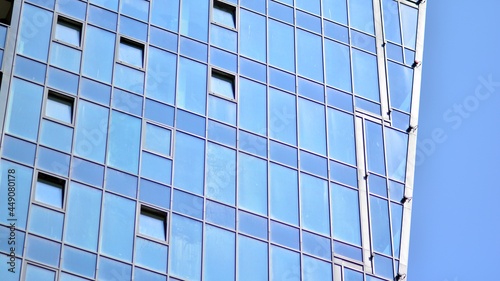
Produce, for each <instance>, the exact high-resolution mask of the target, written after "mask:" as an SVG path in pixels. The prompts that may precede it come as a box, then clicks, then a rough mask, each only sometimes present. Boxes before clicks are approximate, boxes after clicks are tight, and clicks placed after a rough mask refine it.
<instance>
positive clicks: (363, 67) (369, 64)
mask: <svg viewBox="0 0 500 281" xmlns="http://www.w3.org/2000/svg"><path fill="white" fill-rule="evenodd" d="M352 62H353V79H354V93H355V94H357V95H360V96H362V97H365V98H368V99H371V100H374V101H377V102H378V101H380V95H379V88H378V71H377V58H376V57H375V56H374V55H371V54H368V53H365V52H363V51H359V50H356V49H353V50H352Z"/></svg>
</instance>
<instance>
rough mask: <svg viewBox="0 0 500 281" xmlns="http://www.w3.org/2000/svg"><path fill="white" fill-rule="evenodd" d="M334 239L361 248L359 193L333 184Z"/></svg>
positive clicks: (331, 185)
mask: <svg viewBox="0 0 500 281" xmlns="http://www.w3.org/2000/svg"><path fill="white" fill-rule="evenodd" d="M330 187H331V204H332V225H333V237H334V238H335V239H339V240H342V241H346V242H349V243H352V244H355V245H358V246H361V223H360V221H359V196H358V191H356V190H353V189H350V188H347V187H343V186H341V185H338V184H334V183H331V184H330Z"/></svg>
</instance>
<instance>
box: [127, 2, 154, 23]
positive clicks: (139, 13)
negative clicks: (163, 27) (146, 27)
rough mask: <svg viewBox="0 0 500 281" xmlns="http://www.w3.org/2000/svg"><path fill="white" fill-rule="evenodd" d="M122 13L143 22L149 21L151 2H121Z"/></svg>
mask: <svg viewBox="0 0 500 281" xmlns="http://www.w3.org/2000/svg"><path fill="white" fill-rule="evenodd" d="M120 4H121V13H122V14H125V15H128V16H130V17H132V18H136V19H139V20H142V21H148V17H149V2H148V1H144V0H121V1H120Z"/></svg>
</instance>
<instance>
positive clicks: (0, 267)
mask: <svg viewBox="0 0 500 281" xmlns="http://www.w3.org/2000/svg"><path fill="white" fill-rule="evenodd" d="M0 258H2V259H4V260H7V259H9V257H8V256H7V255H4V254H0ZM15 263H16V267H18V268H19V270H16V271H15V272H14V273H12V272H9V271H8V270H9V268H11V267H10V265H9V264H8V263H6V262H2V263H0V277H1V278H2V280H4V281H19V280H21V277H20V275H21V274H20V273H21V271H22V269H23V268H22V266H21V264H22V260H21V259H17V258H16V260H15ZM37 277H38V276H37ZM33 281H40V280H38V279H35V280H33ZM51 281H52V280H51Z"/></svg>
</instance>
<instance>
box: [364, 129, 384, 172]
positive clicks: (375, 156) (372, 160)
mask: <svg viewBox="0 0 500 281" xmlns="http://www.w3.org/2000/svg"><path fill="white" fill-rule="evenodd" d="M365 125H366V152H367V160H368V161H367V162H368V170H369V171H373V172H375V173H379V174H381V175H385V160H384V140H383V136H382V126H381V125H379V124H376V123H373V122H370V121H366V123H365Z"/></svg>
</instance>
